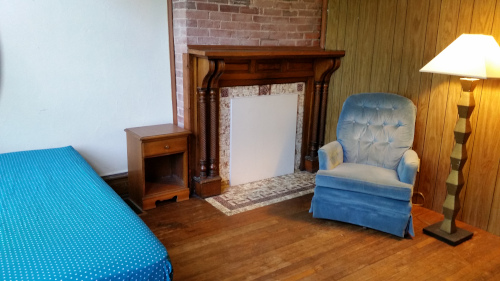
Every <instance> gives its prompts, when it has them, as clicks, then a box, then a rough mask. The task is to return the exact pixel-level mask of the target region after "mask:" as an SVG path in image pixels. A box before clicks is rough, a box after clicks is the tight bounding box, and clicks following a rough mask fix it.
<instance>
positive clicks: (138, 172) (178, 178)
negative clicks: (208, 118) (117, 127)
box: [125, 124, 191, 210]
mask: <svg viewBox="0 0 500 281" xmlns="http://www.w3.org/2000/svg"><path fill="white" fill-rule="evenodd" d="M125 132H126V133H127V157H128V182H129V194H130V199H131V200H132V201H133V202H134V203H135V204H136V205H137V206H139V207H140V208H142V209H143V210H149V209H153V208H155V207H156V205H155V204H156V201H162V200H167V199H171V198H173V197H175V196H177V202H179V201H184V200H188V199H189V188H188V137H189V134H190V133H191V132H189V131H188V130H185V129H183V128H180V127H178V126H175V125H172V124H166V125H156V126H145V127H136V128H128V129H125Z"/></svg>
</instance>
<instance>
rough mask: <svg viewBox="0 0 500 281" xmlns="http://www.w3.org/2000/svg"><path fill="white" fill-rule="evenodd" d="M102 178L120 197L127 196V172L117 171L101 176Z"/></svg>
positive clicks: (124, 197)
mask: <svg viewBox="0 0 500 281" xmlns="http://www.w3.org/2000/svg"><path fill="white" fill-rule="evenodd" d="M102 179H103V180H104V181H105V182H106V183H107V184H108V185H109V186H110V187H111V188H112V189H113V190H114V191H115V192H116V193H117V194H118V195H120V197H121V198H123V199H126V198H128V197H129V192H128V173H127V172H125V173H119V174H114V175H108V176H102Z"/></svg>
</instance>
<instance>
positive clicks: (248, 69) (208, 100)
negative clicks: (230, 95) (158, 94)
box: [183, 45, 345, 197]
mask: <svg viewBox="0 0 500 281" xmlns="http://www.w3.org/2000/svg"><path fill="white" fill-rule="evenodd" d="M344 54H345V53H344V51H325V50H322V49H319V48H301V47H249V46H200V45H190V46H188V52H187V53H186V54H184V56H183V64H184V70H183V75H184V127H185V128H186V129H188V130H190V131H191V132H193V135H194V137H193V138H192V139H191V142H190V161H189V167H190V168H189V174H190V178H191V179H192V183H191V187H192V188H193V187H194V189H195V192H196V193H197V194H198V195H200V196H201V197H209V196H213V195H217V194H220V193H221V178H220V176H219V89H220V88H221V87H233V86H250V85H266V84H283V83H296V82H304V83H305V84H306V88H305V99H304V117H303V118H304V119H303V120H304V129H303V133H302V155H301V161H300V163H301V164H300V168H301V169H305V170H307V171H309V172H315V171H316V170H317V169H318V148H319V147H321V146H322V145H323V144H324V138H325V123H326V122H325V121H326V106H327V99H328V85H329V82H330V77H331V75H332V74H333V72H334V71H335V70H337V69H338V68H339V66H340V58H341V57H343V56H344ZM249 168H251V167H249Z"/></svg>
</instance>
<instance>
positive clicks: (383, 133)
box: [337, 93, 416, 170]
mask: <svg viewBox="0 0 500 281" xmlns="http://www.w3.org/2000/svg"><path fill="white" fill-rule="evenodd" d="M415 118H416V107H415V105H414V104H413V103H412V102H411V101H410V100H409V99H407V98H405V97H403V96H398V95H395V94H388V93H363V94H356V95H352V96H350V97H348V98H347V99H346V101H345V102H344V105H343V106H342V112H341V113H340V117H339V121H338V124H337V141H338V142H340V144H341V145H342V148H343V152H344V162H346V163H357V164H366V165H372V166H378V167H383V168H386V169H392V170H396V168H397V166H398V164H399V161H400V160H401V157H402V156H403V153H405V151H406V150H408V149H409V148H411V147H412V144H413V136H414V131H415Z"/></svg>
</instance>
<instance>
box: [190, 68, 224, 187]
mask: <svg viewBox="0 0 500 281" xmlns="http://www.w3.org/2000/svg"><path fill="white" fill-rule="evenodd" d="M224 66H225V63H224V61H223V60H207V59H199V60H198V64H197V71H196V72H197V73H196V74H197V77H198V85H197V86H198V87H197V91H196V92H197V101H198V104H197V105H198V116H197V119H198V120H197V121H198V122H197V128H198V132H199V144H198V147H199V150H198V151H196V152H197V153H198V159H199V163H198V167H197V169H196V171H195V176H194V177H193V179H194V185H195V190H196V194H198V195H199V196H201V197H209V196H213V195H217V194H220V193H221V190H220V187H221V184H220V182H221V178H220V176H219V166H218V165H219V151H218V149H219V148H218V146H219V126H218V125H219V111H218V109H219V88H218V81H219V78H220V76H221V75H222V72H223V71H224Z"/></svg>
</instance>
